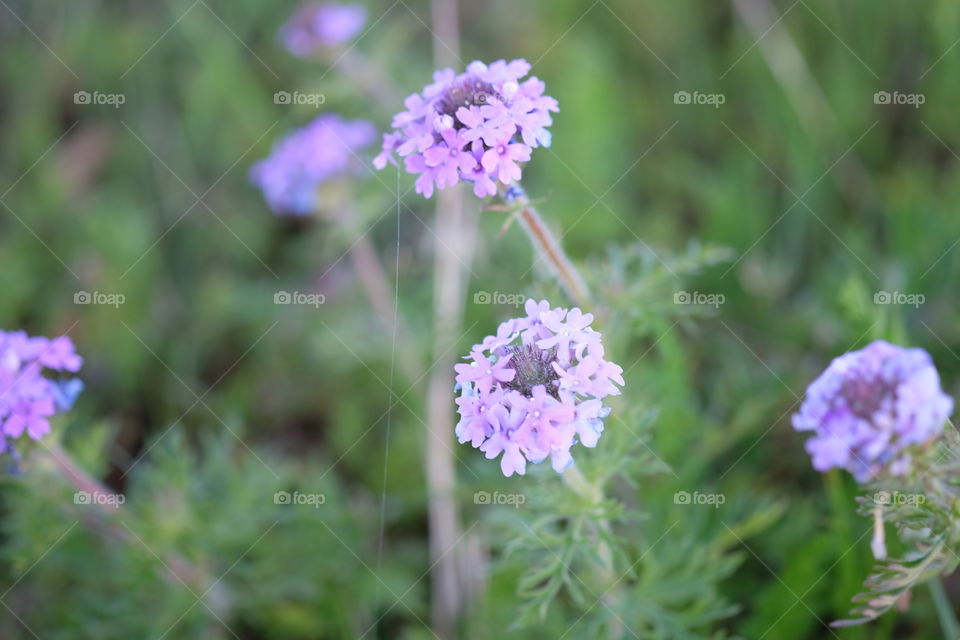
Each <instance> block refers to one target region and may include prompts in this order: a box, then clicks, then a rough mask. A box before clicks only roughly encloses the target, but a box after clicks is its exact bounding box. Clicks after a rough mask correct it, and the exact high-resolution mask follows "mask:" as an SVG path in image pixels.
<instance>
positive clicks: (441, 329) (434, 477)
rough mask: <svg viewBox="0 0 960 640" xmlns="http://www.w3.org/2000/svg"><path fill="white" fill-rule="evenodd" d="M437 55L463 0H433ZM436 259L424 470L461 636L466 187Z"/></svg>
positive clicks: (448, 196) (447, 215)
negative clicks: (459, 439) (459, 451)
mask: <svg viewBox="0 0 960 640" xmlns="http://www.w3.org/2000/svg"><path fill="white" fill-rule="evenodd" d="M431 22H432V26H433V29H432V31H433V35H434V59H435V61H436V63H437V66H438V67H447V66H454V65H456V64H458V63H459V60H458V53H457V52H458V51H459V42H460V31H459V25H458V22H459V11H458V4H457V0H431ZM436 211H437V215H436V229H435V237H436V243H435V245H434V263H433V274H434V276H433V277H434V283H433V287H434V288H433V324H434V332H433V336H434V343H433V349H432V352H433V358H434V363H433V368H432V370H431V374H430V381H429V384H428V390H427V425H428V426H427V433H426V446H425V448H424V449H425V456H424V472H425V475H426V482H427V510H428V520H429V526H430V561H431V565H430V566H431V570H430V574H431V604H430V608H431V622H432V626H433V630H434V631H435V632H436V633H437V634H438V635H439V636H440V637H441V638H444V639H445V640H451V639H452V638H456V637H457V634H456V622H457V617H458V615H459V612H460V610H461V608H462V607H463V606H464V604H465V600H466V596H465V595H464V584H465V582H466V580H465V579H464V578H463V575H462V573H461V568H463V569H465V568H466V566H467V563H466V562H464V561H463V560H462V558H463V547H462V546H461V545H459V544H458V541H460V539H461V535H460V515H459V510H458V506H457V501H456V496H455V492H456V473H455V465H454V454H453V447H454V446H455V443H454V441H453V431H454V424H453V411H452V409H451V393H452V392H451V390H452V389H453V385H454V376H453V365H454V364H455V355H454V354H453V353H452V352H451V350H450V346H451V344H452V343H453V342H454V341H455V340H457V339H458V337H459V336H460V332H461V326H462V323H463V311H464V300H465V299H466V296H465V289H466V274H465V270H466V269H467V268H468V267H467V265H469V264H470V261H471V259H472V249H473V245H474V237H475V236H476V225H477V220H476V218H477V216H476V215H473V214H472V213H470V212H468V211H467V210H466V208H465V207H464V206H463V195H462V191H461V190H460V189H445V190H443V191H441V192H439V193H438V194H437V210H436Z"/></svg>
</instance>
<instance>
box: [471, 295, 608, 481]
mask: <svg viewBox="0 0 960 640" xmlns="http://www.w3.org/2000/svg"><path fill="white" fill-rule="evenodd" d="M525 311H526V314H527V315H526V316H523V317H520V318H514V319H511V320H507V321H506V322H503V323H501V324H500V326H499V327H498V328H497V333H496V335H495V336H488V337H487V338H485V339H484V341H483V342H482V343H480V344H478V345H475V346H474V347H473V350H472V351H471V353H470V355H469V356H467V358H466V360H468V362H467V363H465V364H458V365H456V367H455V368H456V371H457V386H458V388H459V389H460V392H461V393H460V397H459V398H457V405H458V407H459V409H458V413H459V414H460V422H459V423H458V424H457V438H458V439H459V440H460V442H461V443H463V442H468V441H469V442H470V443H471V444H472V445H473V446H474V447H477V448H479V449H480V450H481V451H483V452H484V453H486V455H487V457H488V458H496V457H497V456H498V455H500V454H501V453H502V454H503V456H502V457H501V458H500V469H501V470H502V471H503V473H504V475H507V476H510V475H513V474H514V473H518V474H520V475H523V474H524V473H525V472H526V463H527V461H529V462H533V463H537V462H540V461H542V460H544V459H545V458H547V456H549V457H550V459H551V462H552V463H553V468H554V469H555V470H556V471H558V472H560V471H563V470H564V469H565V468H566V467H567V466H569V465H570V464H571V463H572V462H573V458H572V457H571V455H570V448H571V447H572V446H573V445H574V444H576V442H577V440H578V439H579V441H580V442H581V443H582V444H583V445H584V446H586V447H595V446H596V445H597V441H598V440H599V438H600V434H601V433H602V432H603V419H604V418H605V417H606V416H607V415H608V414H609V412H610V410H609V409H607V408H605V407H604V406H603V403H602V402H601V400H602V399H603V398H605V397H606V396H609V395H618V394H619V393H620V390H619V389H618V388H617V386H616V385H621V386H622V385H623V377H622V375H621V374H622V373H623V370H622V369H621V368H620V367H618V366H617V365H615V364H613V363H612V362H608V361H606V360H605V359H604V358H603V346H602V345H601V343H600V334H599V333H597V332H596V331H594V330H593V329H591V328H590V323H591V322H592V320H593V316H592V315H591V314H589V313H587V314H584V313H582V312H581V311H580V309H576V308H574V309H570V310H569V311H568V310H567V309H561V308H556V309H551V308H550V304H549V303H548V302H547V301H546V300H543V301H540V302H534V301H533V300H528V301H527V302H526V307H525Z"/></svg>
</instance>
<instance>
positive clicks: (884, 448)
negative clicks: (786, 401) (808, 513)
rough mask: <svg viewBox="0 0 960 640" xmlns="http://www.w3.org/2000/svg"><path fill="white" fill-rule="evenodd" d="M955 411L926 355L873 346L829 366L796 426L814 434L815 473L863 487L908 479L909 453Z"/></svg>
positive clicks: (809, 447) (919, 351)
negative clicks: (844, 473) (840, 473)
mask: <svg viewBox="0 0 960 640" xmlns="http://www.w3.org/2000/svg"><path fill="white" fill-rule="evenodd" d="M952 411H953V400H952V399H951V398H950V397H949V396H947V395H946V394H944V393H943V391H942V390H941V389H940V377H939V375H937V370H936V369H935V368H934V366H933V362H932V361H931V359H930V355H929V354H928V353H927V352H926V351H924V350H923V349H905V348H903V347H899V346H897V345H894V344H890V343H889V342H884V341H882V340H878V341H876V342H873V343H871V344H870V345H869V346H867V347H866V348H864V349H861V350H860V351H853V352H850V353H847V354H844V355H842V356H840V357H839V358H836V359H835V360H834V361H833V362H832V363H830V366H829V367H827V370H826V371H824V372H823V373H822V374H821V375H820V377H819V378H817V379H816V380H814V381H813V383H812V384H811V385H810V387H809V388H808V389H807V395H806V398H805V399H804V401H803V405H802V406H801V407H800V411H799V412H798V413H797V414H796V415H794V416H793V427H794V428H795V429H797V430H798V431H813V432H814V434H815V435H814V437H813V438H810V439H809V440H808V441H807V444H806V448H807V452H808V453H810V455H811V456H812V457H813V466H814V468H815V469H817V470H818V471H827V470H828V469H831V468H834V467H836V468H842V469H846V470H848V471H849V472H850V473H852V474H853V475H854V476H855V477H856V478H857V480H858V481H859V482H864V481H867V480H870V479H871V478H874V477H877V475H878V474H880V473H881V472H883V471H888V472H889V473H891V474H894V475H902V474H903V473H906V472H907V471H908V470H909V468H910V454H909V452H908V451H907V448H908V447H910V446H911V445H918V444H922V443H924V442H927V441H928V440H930V439H932V438H934V437H936V436H937V435H938V434H940V432H941V431H942V430H943V427H944V424H945V423H946V421H947V418H948V417H949V416H950V413H951V412H952Z"/></svg>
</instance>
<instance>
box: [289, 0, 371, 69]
mask: <svg viewBox="0 0 960 640" xmlns="http://www.w3.org/2000/svg"><path fill="white" fill-rule="evenodd" d="M366 22H367V10H366V8H365V7H363V6H362V5H358V4H333V3H324V2H308V3H306V4H304V5H301V6H300V8H299V9H297V11H296V12H295V13H294V14H293V15H292V16H291V17H290V19H289V20H288V21H287V23H286V24H284V25H283V27H281V28H280V39H281V40H282V41H283V44H284V46H285V47H286V48H287V50H288V51H289V52H290V53H292V54H293V55H295V56H299V57H301V58H302V57H307V56H309V55H311V54H313V53H315V52H316V51H317V50H319V49H321V48H323V47H335V46H337V45H339V44H343V43H344V42H347V41H348V40H352V39H353V38H354V37H355V36H356V35H357V34H358V33H360V30H361V29H363V25H364V24H366Z"/></svg>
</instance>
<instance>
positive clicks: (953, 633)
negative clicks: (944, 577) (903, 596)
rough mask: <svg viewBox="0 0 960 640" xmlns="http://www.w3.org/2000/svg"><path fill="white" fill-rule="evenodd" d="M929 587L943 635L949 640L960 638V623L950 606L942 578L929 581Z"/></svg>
mask: <svg viewBox="0 0 960 640" xmlns="http://www.w3.org/2000/svg"><path fill="white" fill-rule="evenodd" d="M927 588H928V589H930V595H931V596H932V597H933V604H934V606H936V608H937V617H938V618H940V628H941V629H943V637H944V638H948V639H949V640H956V639H957V638H960V624H958V623H957V617H956V615H955V614H954V612H953V607H952V606H950V599H949V598H947V592H946V590H945V589H944V588H943V583H942V582H940V578H934V579H933V580H929V581H927Z"/></svg>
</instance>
